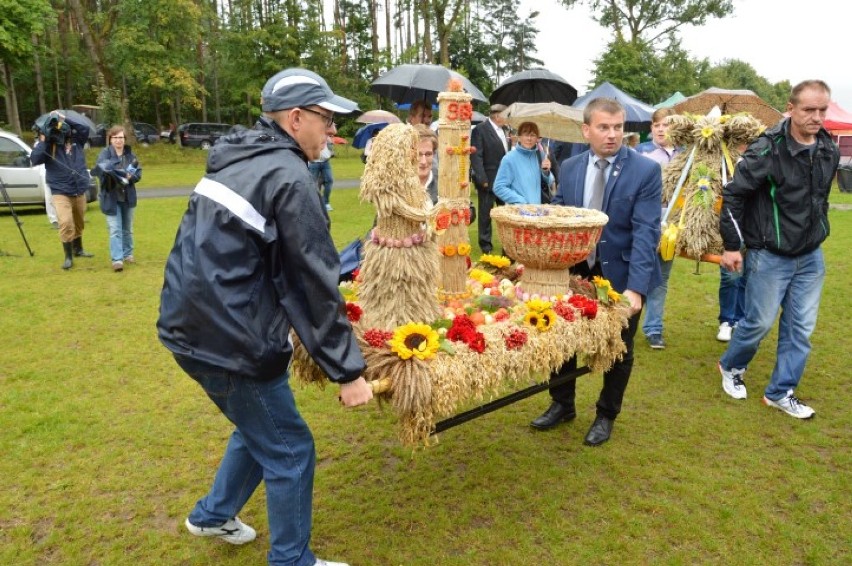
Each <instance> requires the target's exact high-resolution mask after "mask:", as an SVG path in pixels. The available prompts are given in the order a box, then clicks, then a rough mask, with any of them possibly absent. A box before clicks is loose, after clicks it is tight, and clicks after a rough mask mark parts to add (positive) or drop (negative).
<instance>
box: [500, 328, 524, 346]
mask: <svg viewBox="0 0 852 566" xmlns="http://www.w3.org/2000/svg"><path fill="white" fill-rule="evenodd" d="M527 338H529V336H528V335H527V333H526V332H524V331H523V330H521V329H515V330H513V331H512V332H511V333H510V334H509V335H508V336H506V349H507V350H520V349H521V347H522V346H523V345H524V344H526V343H527Z"/></svg>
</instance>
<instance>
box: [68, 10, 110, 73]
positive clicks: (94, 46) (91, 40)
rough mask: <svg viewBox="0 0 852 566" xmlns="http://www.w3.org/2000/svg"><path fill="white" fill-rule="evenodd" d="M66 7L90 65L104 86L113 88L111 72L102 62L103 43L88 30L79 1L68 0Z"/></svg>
mask: <svg viewBox="0 0 852 566" xmlns="http://www.w3.org/2000/svg"><path fill="white" fill-rule="evenodd" d="M68 5H69V6H70V7H71V13H72V14H73V16H74V20H75V21H76V22H77V26H79V28H80V34H81V35H82V36H83V42H84V43H85V44H86V49H88V51H89V57H91V59H92V63H94V65H95V68H96V69H97V70H98V72H99V73H101V75H102V76H103V78H104V83H106V86H107V87H109V88H115V78H114V77H113V74H112V71H111V70H110V69H109V68H108V67H107V65H106V64H105V62H104V57H103V52H104V46H103V42H102V41H101V38H96V37H95V36H94V35H93V34H92V31H91V29H90V28H89V23H88V21H87V20H86V13H85V12H84V11H83V6H82V5H81V4H80V0H68Z"/></svg>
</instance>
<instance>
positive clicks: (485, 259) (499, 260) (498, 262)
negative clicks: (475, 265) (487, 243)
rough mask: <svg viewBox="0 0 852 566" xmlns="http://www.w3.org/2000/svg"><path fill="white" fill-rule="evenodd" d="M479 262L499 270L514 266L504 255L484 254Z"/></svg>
mask: <svg viewBox="0 0 852 566" xmlns="http://www.w3.org/2000/svg"><path fill="white" fill-rule="evenodd" d="M479 261H480V262H482V263H487V264H488V265H493V266H494V267H497V268H503V267H509V266H510V265H511V264H512V261H511V260H510V259H509V258H507V257H505V256H502V255H490V254H483V255H482V256H480V258H479Z"/></svg>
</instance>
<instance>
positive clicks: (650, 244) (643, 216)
mask: <svg viewBox="0 0 852 566" xmlns="http://www.w3.org/2000/svg"><path fill="white" fill-rule="evenodd" d="M623 135H624V108H623V107H622V106H621V104H620V103H619V102H618V101H616V100H612V99H608V98H598V99H595V100H593V101H592V102H590V103H589V105H588V106H586V108H585V109H584V111H583V136H584V137H585V138H586V139H587V140H588V141H589V146H590V148H589V150H588V151H585V152H583V153H581V154H580V155H576V156H574V157H572V158H570V159H568V160H566V161H565V162H563V163H562V167H561V169H560V172H559V188H558V190H557V192H556V196H555V197H554V199H553V204H562V205H567V206H575V207H583V208H598V209H600V210H602V211H603V212H604V213H606V214H607V215H608V216H609V221H608V222H607V224H606V226H605V227H604V230H603V233H602V234H601V239H600V242H599V243H598V246H597V248H596V250H595V251H594V252H593V253H592V254H590V255H589V259H588V261H583V262H581V263H579V264H577V265H576V266H574V267H573V268H571V271H572V272H573V273H576V274H578V275H581V276H583V277H592V276H595V275H597V276H602V277H604V278H606V279H608V280H609V281H610V283H612V286H613V288H614V289H615V290H617V291H619V292H621V293H623V294H624V295H625V296H627V298H628V299H629V300H630V320H629V325H628V327H627V328H625V329H624V330H623V331H622V333H621V338H622V340H623V341H624V343H625V345H626V347H627V351H626V353H625V354H624V357H623V358H622V359H621V360H619V361H617V362H616V363H615V364H614V365H613V366H612V368H610V369H609V370H608V371H607V372H605V373H604V385H603V388H602V389H601V393H600V397H599V398H598V402H597V417H596V418H595V421H594V423H593V424H592V426H591V428H590V429H589V432H588V434H587V435H586V438H585V444H586V445H588V446H598V445H600V444H603V443H604V442H606V441H607V440H609V437H610V434H611V433H612V426H613V422H614V421H615V419H616V417H617V416H618V414H619V412H621V401H622V399H623V398H624V391H625V390H626V389H627V382H628V380H629V379H630V372H631V370H632V368H633V337H634V336H635V334H636V328H637V327H638V324H639V315H640V313H641V311H642V304H643V301H644V298H645V296H646V295H647V294H648V292H649V291H651V290H652V289H654V288H655V287H656V286H657V285H659V284H660V281H661V277H660V265H659V262H658V261H657V245H658V244H659V241H660V198H661V193H662V188H663V180H662V172H661V169H660V165H659V164H658V163H656V162H654V161H651V160H650V159H646V158H644V157H641V156H640V155H639V154H637V153H636V152H635V151H633V150H632V149H629V148H627V147H625V146H624V145H623V144H622V139H623ZM598 183H600V185H599V187H600V188H601V189H602V191H601V192H602V194H600V193H599V194H597V195H596V194H595V193H596V191H595V188H596V184H598ZM596 201H597V202H596ZM576 367H577V361H576V358H573V359H571V360H570V361H568V362H567V363H566V364H565V365H564V366H563V367H562V368H560V369H559V371H557V372H556V373H555V374H553V375H552V376H551V379H553V378H555V377H557V376H559V375H562V374H564V373H567V372H570V371H573V370H574V369H576ZM574 388H575V382H574V381H569V382H568V383H566V384H563V385H559V386H556V387H553V388H552V389H551V390H550V395H551V397H552V398H553V403H552V404H551V406H550V407H549V408H548V409H547V411H545V412H544V414H542V415H541V416H540V417H538V418H537V419H535V420H534V421H533V422H532V423H531V424H532V426H533V427H534V428H537V429H540V430H545V429H549V428H552V427H554V426H556V425H557V424H559V423H560V422H562V421H569V420H572V419H574V418H575V417H576V416H577V412H576V409H575V407H574V391H575V390H574Z"/></svg>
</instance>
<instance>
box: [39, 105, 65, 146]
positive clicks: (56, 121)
mask: <svg viewBox="0 0 852 566" xmlns="http://www.w3.org/2000/svg"><path fill="white" fill-rule="evenodd" d="M33 130H34V131H35V132H36V133H37V134H42V135H44V141H45V143H51V144H55V145H63V144H64V143H65V140H66V139H68V137H69V136H71V126H70V125H69V124H68V122H66V121H65V117H64V116H63V115H62V114H59V113H58V112H51V113H50V114H47V115H46V116H43V117H42V118H39V119H38V120H36V121H35V124H33Z"/></svg>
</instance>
